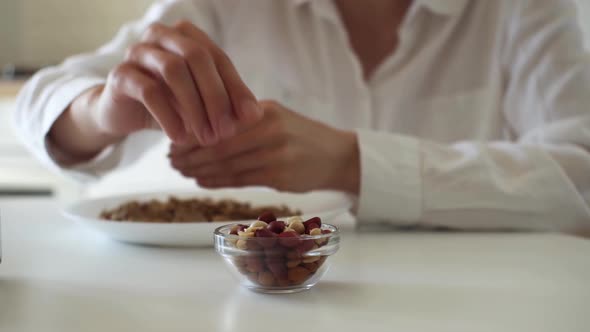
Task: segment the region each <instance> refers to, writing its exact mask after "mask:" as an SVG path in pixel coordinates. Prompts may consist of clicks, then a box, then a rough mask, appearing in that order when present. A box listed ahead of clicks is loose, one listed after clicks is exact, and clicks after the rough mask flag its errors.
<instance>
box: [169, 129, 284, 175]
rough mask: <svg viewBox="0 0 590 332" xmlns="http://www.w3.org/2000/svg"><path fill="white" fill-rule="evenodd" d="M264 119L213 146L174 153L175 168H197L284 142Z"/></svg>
mask: <svg viewBox="0 0 590 332" xmlns="http://www.w3.org/2000/svg"><path fill="white" fill-rule="evenodd" d="M265 124H266V123H265V122H264V121H262V122H259V124H258V125H256V126H254V127H251V128H249V129H247V130H246V131H244V132H243V133H241V134H239V135H236V136H234V137H231V138H229V139H227V140H225V141H222V142H219V143H218V144H217V145H215V146H211V147H203V148H199V149H194V150H192V151H190V152H188V153H185V154H174V155H172V160H173V163H174V166H175V167H176V168H197V167H199V166H202V165H204V164H208V163H212V162H215V161H221V160H226V159H229V158H231V157H233V156H236V155H240V154H243V153H246V152H249V151H253V150H256V149H262V148H264V147H273V146H278V145H281V144H283V143H285V142H284V139H283V138H280V137H279V135H277V134H276V131H275V130H273V129H274V128H273V127H272V126H266V125H265Z"/></svg>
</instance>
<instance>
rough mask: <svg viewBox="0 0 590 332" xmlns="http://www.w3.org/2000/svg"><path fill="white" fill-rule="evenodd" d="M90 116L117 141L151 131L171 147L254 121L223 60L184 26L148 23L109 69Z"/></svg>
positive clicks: (248, 100) (254, 109)
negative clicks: (162, 135)
mask: <svg viewBox="0 0 590 332" xmlns="http://www.w3.org/2000/svg"><path fill="white" fill-rule="evenodd" d="M96 106H97V108H96V109H95V110H96V112H94V114H93V117H94V121H95V123H96V125H97V127H98V128H99V130H101V131H102V133H104V134H107V135H110V136H113V137H122V136H125V135H128V134H130V133H132V132H135V131H138V130H141V129H146V128H154V127H159V128H161V129H162V130H164V132H165V133H166V135H167V136H168V137H169V138H170V139H171V140H172V141H173V142H174V143H176V144H181V145H182V144H186V143H188V142H195V141H196V142H198V143H199V144H201V145H204V146H208V145H212V144H215V143H216V142H217V141H219V140H221V139H225V138H228V137H231V136H233V135H234V133H235V131H236V128H237V126H238V125H240V124H244V123H252V122H255V121H257V120H258V119H260V118H261V117H262V110H261V109H260V108H259V107H258V103H257V101H256V98H255V97H254V95H253V94H252V92H251V91H250V90H249V89H248V87H247V86H246V85H245V84H244V82H243V81H242V80H241V78H240V76H239V74H238V72H237V71H236V69H235V68H234V66H233V64H232V63H231V61H230V60H229V58H228V57H227V55H226V54H225V53H224V52H223V51H222V50H221V49H220V48H219V47H217V46H216V45H215V44H214V43H213V42H212V41H211V40H210V39H209V38H208V37H207V35H206V34H205V33H204V32H203V31H201V30H199V29H198V28H196V27H195V26H194V25H192V24H191V23H189V22H186V21H182V22H180V23H178V24H176V25H175V26H174V27H167V26H164V25H162V24H159V23H154V24H152V25H151V26H150V27H149V28H148V29H147V31H146V32H145V34H144V35H143V37H142V39H141V41H140V42H139V43H137V44H135V45H133V46H131V47H130V48H129V49H128V51H127V55H126V57H125V61H124V62H123V63H121V64H120V65H119V66H117V67H116V68H115V69H113V70H112V71H111V73H110V75H109V77H108V79H107V83H106V85H105V86H104V87H103V88H102V91H101V93H100V96H99V97H98V100H97V104H96Z"/></svg>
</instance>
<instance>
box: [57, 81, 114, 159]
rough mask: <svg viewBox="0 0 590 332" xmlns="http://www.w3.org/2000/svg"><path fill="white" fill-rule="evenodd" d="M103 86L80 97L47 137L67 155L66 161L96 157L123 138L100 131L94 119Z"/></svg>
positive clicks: (60, 117) (58, 120)
mask: <svg viewBox="0 0 590 332" xmlns="http://www.w3.org/2000/svg"><path fill="white" fill-rule="evenodd" d="M102 89H103V86H102V85H101V86H97V87H94V88H92V89H90V90H88V91H86V92H84V93H83V94H82V95H80V96H79V97H78V98H76V99H75V100H74V101H73V102H72V103H71V104H70V105H69V107H68V108H67V109H66V110H65V111H64V112H63V113H62V114H61V115H60V116H59V118H58V119H57V120H56V121H55V123H54V124H53V126H52V127H51V129H50V131H49V133H48V135H47V138H48V139H49V140H50V141H51V143H52V145H53V146H54V147H55V148H56V149H57V150H58V151H59V152H61V153H62V154H63V155H64V156H67V158H65V159H67V160H62V161H64V162H66V163H70V164H73V163H79V162H83V161H87V160H89V159H91V158H93V157H94V156H96V155H97V154H98V153H100V151H102V150H103V149H104V148H106V147H107V146H109V145H111V144H114V143H116V142H118V141H119V140H120V139H121V138H119V137H114V136H111V135H108V134H106V133H103V132H101V130H100V129H99V127H98V125H97V121H96V119H95V111H94V110H95V109H96V107H97V102H98V99H99V97H100V94H101V92H102Z"/></svg>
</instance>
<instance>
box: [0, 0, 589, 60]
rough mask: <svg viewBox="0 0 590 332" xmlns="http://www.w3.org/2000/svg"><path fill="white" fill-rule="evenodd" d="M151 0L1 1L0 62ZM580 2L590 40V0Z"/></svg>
mask: <svg viewBox="0 0 590 332" xmlns="http://www.w3.org/2000/svg"><path fill="white" fill-rule="evenodd" d="M152 1H153V0H94V1H92V0H0V46H1V47H0V48H1V50H0V66H1V65H2V64H4V63H7V62H16V63H17V64H20V65H34V66H38V65H43V64H50V63H57V62H59V61H61V60H62V59H63V58H64V57H66V56H68V55H70V54H74V53H80V52H83V51H88V50H92V49H94V48H96V47H97V46H99V45H101V44H103V43H104V42H106V41H107V40H109V39H110V38H111V37H112V36H113V35H114V34H115V33H116V31H117V30H118V29H119V27H120V26H121V25H122V24H123V23H124V22H127V21H129V20H132V19H136V18H139V17H140V16H141V15H142V14H143V12H144V11H145V9H146V8H147V7H148V5H149V4H150V3H151V2H152ZM277 1H287V0H277ZM490 1H493V0H490ZM515 1H518V0H515ZM576 1H577V2H578V4H579V6H580V22H581V25H582V27H583V29H584V30H585V31H586V33H587V36H589V37H588V38H586V40H587V45H590V0H576Z"/></svg>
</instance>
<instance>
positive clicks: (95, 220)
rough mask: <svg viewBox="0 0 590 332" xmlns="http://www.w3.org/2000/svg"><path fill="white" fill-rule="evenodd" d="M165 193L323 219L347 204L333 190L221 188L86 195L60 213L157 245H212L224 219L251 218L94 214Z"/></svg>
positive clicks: (110, 233)
mask: <svg viewBox="0 0 590 332" xmlns="http://www.w3.org/2000/svg"><path fill="white" fill-rule="evenodd" d="M169 196H175V197H178V198H191V197H194V198H200V197H210V198H213V199H222V198H232V199H235V200H239V201H244V202H250V203H252V204H253V205H276V204H285V205H287V206H288V207H289V208H292V209H298V210H301V212H302V213H303V218H310V217H313V216H318V217H320V218H322V220H323V221H324V222H326V223H331V222H332V220H333V219H334V218H335V217H338V216H341V215H343V214H344V213H345V212H347V211H348V209H349V208H350V206H351V200H350V199H349V198H348V197H347V196H346V195H344V194H340V193H335V192H312V193H307V194H290V193H281V192H276V191H272V190H264V189H231V190H225V189H224V190H200V191H194V192H182V193H178V192H166V193H151V194H135V195H122V196H111V197H106V198H97V199H87V200H81V201H79V202H77V203H74V204H72V205H70V206H69V207H67V208H66V209H65V210H64V211H63V213H64V215H65V216H66V217H68V218H70V219H72V220H74V221H76V222H78V223H80V224H82V225H84V226H88V227H91V228H93V229H95V230H97V231H99V232H101V233H103V234H105V235H106V236H108V237H110V238H112V239H114V240H117V241H122V242H128V243H136V244H145V245H158V246H193V247H197V246H200V247H204V246H212V245H213V231H214V230H215V228H217V227H219V226H222V225H224V224H228V223H235V222H241V223H249V222H251V221H252V220H244V221H232V222H199V220H195V222H191V223H147V222H120V221H108V220H103V219H100V218H99V217H98V216H99V215H100V213H101V211H103V210H104V209H111V208H114V207H116V206H118V205H120V204H122V203H124V202H127V201H130V200H138V201H146V200H150V199H160V200H166V199H167V198H168V197H169Z"/></svg>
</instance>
